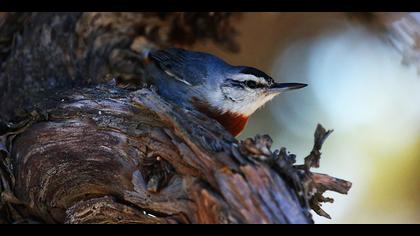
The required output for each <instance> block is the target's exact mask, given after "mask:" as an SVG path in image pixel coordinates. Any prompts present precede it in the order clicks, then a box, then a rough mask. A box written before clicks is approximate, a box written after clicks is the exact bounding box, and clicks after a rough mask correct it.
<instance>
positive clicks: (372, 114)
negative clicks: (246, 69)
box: [194, 13, 420, 223]
mask: <svg viewBox="0 0 420 236" xmlns="http://www.w3.org/2000/svg"><path fill="white" fill-rule="evenodd" d="M237 20H238V22H237V29H238V37H237V39H238V42H239V45H240V48H241V51H240V53H238V54H232V53H227V52H225V51H223V50H222V49H220V48H218V47H217V46H215V45H213V44H211V43H201V44H197V45H196V46H195V48H194V49H195V50H202V51H208V52H212V53H214V54H216V55H218V56H220V57H222V58H224V59H226V60H227V61H229V62H230V63H232V64H241V65H249V66H254V67H257V68H260V69H262V70H263V71H266V72H267V73H268V74H270V75H272V76H273V78H275V79H276V80H277V81H282V82H303V83H308V84H309V87H307V88H305V89H303V90H298V91H292V92H290V93H287V94H282V95H280V96H279V97H277V98H276V99H274V100H273V101H272V102H270V103H269V104H268V105H267V106H266V107H265V108H263V109H262V110H260V111H259V112H257V113H256V114H255V115H254V116H253V117H252V119H251V120H250V123H249V124H248V126H247V128H246V130H245V132H244V133H243V134H242V135H241V137H240V139H241V138H245V137H250V136H254V135H255V134H257V133H266V134H270V136H271V137H272V138H273V139H274V141H275V143H274V147H275V148H280V147H283V146H284V147H287V148H288V150H289V151H290V152H292V153H295V154H297V156H298V163H302V162H303V158H304V157H305V156H306V155H307V154H309V152H310V150H311V149H312V145H313V133H314V131H315V127H316V124H317V123H321V124H322V125H324V126H325V127H326V128H328V129H334V133H333V134H332V136H331V137H330V138H329V139H328V140H327V142H326V143H325V145H324V147H323V156H322V159H321V167H320V168H319V169H318V170H314V171H316V172H321V173H326V174H329V175H332V176H335V177H339V178H343V179H346V180H349V181H351V182H353V187H352V189H351V190H350V192H349V195H346V196H345V195H340V194H334V193H331V192H330V193H327V196H330V197H333V198H335V200H336V201H335V203H333V204H324V207H323V208H324V209H325V210H326V211H327V212H328V213H330V215H331V216H332V218H333V219H332V220H328V219H325V218H321V217H318V216H316V215H315V214H314V216H315V221H316V222H317V223H420V171H419V167H420V76H419V74H420V73H419V71H420V70H419V68H420V67H419V66H420V53H419V51H420V40H419V39H420V26H419V25H420V14H418V13H372V14H360V15H358V14H347V13H244V14H242V15H241V17H239V18H238V19H237Z"/></svg>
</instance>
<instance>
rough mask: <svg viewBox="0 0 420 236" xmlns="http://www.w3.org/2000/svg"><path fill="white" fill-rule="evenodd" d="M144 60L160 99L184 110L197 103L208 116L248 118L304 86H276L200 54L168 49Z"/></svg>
mask: <svg viewBox="0 0 420 236" xmlns="http://www.w3.org/2000/svg"><path fill="white" fill-rule="evenodd" d="M148 58H149V59H150V61H151V63H148V65H147V67H146V70H147V72H148V74H149V76H150V78H149V82H150V83H151V84H153V85H154V86H155V87H157V89H158V93H159V94H160V95H161V96H163V97H164V98H166V99H169V100H171V101H174V102H175V103H177V104H180V105H183V106H186V107H191V106H196V104H192V103H194V102H195V103H196V102H197V101H199V102H200V104H205V106H209V107H208V108H206V109H207V110H211V111H212V113H220V114H224V113H227V112H229V113H232V114H237V115H242V116H249V115H251V114H252V113H253V112H255V111H256V110H257V109H258V108H259V107H261V106H262V105H264V104H265V103H266V102H268V101H269V100H271V99H272V98H273V97H274V96H276V95H278V94H280V93H281V92H283V91H285V90H290V89H296V88H301V87H304V86H306V85H304V84H297V83H284V84H281V83H276V82H275V81H274V80H273V79H272V78H271V77H270V76H268V75H267V74H265V73H264V72H262V71H260V70H258V69H256V68H253V67H248V66H234V65H230V64H228V63H227V62H225V61H223V60H222V59H220V58H218V57H216V56H214V55H211V54H209V53H204V52H196V51H188V50H184V49H179V48H169V49H165V50H155V51H151V52H149V55H148Z"/></svg>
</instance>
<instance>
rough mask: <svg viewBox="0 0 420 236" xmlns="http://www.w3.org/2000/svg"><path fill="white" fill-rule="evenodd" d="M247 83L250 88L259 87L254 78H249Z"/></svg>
mask: <svg viewBox="0 0 420 236" xmlns="http://www.w3.org/2000/svg"><path fill="white" fill-rule="evenodd" d="M245 84H246V86H247V87H248V88H252V89H254V88H256V87H257V82H255V81H253V80H248V81H246V82H245Z"/></svg>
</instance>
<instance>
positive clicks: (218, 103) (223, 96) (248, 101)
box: [207, 66, 307, 117]
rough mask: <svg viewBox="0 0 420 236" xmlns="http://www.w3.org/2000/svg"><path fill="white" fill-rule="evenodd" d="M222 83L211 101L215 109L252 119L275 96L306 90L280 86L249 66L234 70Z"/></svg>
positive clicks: (296, 86)
mask: <svg viewBox="0 0 420 236" xmlns="http://www.w3.org/2000/svg"><path fill="white" fill-rule="evenodd" d="M222 77H223V78H222V79H220V80H219V86H216V88H215V89H214V90H213V91H211V92H210V93H209V97H208V98H207V99H208V101H209V103H210V105H211V106H212V107H216V108H217V109H218V110H220V111H222V112H229V113H233V114H238V115H241V116H245V117H249V116H250V115H251V114H253V113H254V112H255V111H256V110H257V109H258V108H260V107H262V106H263V105H264V104H266V103H267V102H268V101H270V100H271V99H273V98H274V97H275V96H277V95H279V94H281V93H283V92H285V91H287V90H293V89H299V88H303V87H306V86H307V85H306V84H301V83H278V82H275V81H274V80H273V79H272V78H271V77H270V76H269V75H267V74H266V73H264V72H262V71H260V70H258V69H256V68H253V67H245V66H234V67H232V68H231V69H230V70H227V71H226V72H225V74H224V75H223V76H222Z"/></svg>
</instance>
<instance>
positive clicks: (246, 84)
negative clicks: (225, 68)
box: [228, 79, 267, 89]
mask: <svg viewBox="0 0 420 236" xmlns="http://www.w3.org/2000/svg"><path fill="white" fill-rule="evenodd" d="M228 81H229V82H230V84H231V85H232V86H234V87H239V88H245V87H248V88H252V89H255V88H265V87H267V85H266V84H262V83H259V82H257V81H254V80H244V81H238V80H234V79H228Z"/></svg>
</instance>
